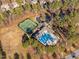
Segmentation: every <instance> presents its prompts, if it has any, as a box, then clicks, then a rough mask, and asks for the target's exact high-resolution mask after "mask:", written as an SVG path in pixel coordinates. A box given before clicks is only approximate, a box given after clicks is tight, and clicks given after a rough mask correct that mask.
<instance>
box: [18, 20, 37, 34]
mask: <svg viewBox="0 0 79 59" xmlns="http://www.w3.org/2000/svg"><path fill="white" fill-rule="evenodd" d="M37 26H38V24H37V23H36V22H34V21H32V20H31V19H26V20H24V21H22V22H21V23H19V27H20V28H21V29H22V30H23V31H24V32H25V33H27V32H28V31H29V32H33V30H34V29H35V28H36V27H37Z"/></svg>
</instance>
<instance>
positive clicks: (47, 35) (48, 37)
mask: <svg viewBox="0 0 79 59" xmlns="http://www.w3.org/2000/svg"><path fill="white" fill-rule="evenodd" d="M48 40H50V41H52V42H53V41H54V40H55V36H54V35H51V34H50V33H44V34H43V35H42V36H41V37H40V38H39V41H40V42H41V43H42V44H44V45H46V44H47V41H48Z"/></svg>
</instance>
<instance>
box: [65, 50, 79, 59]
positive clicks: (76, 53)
mask: <svg viewBox="0 0 79 59" xmlns="http://www.w3.org/2000/svg"><path fill="white" fill-rule="evenodd" d="M76 57H79V49H78V50H76V51H74V52H73V53H71V54H70V55H68V56H66V57H65V59H76Z"/></svg>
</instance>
